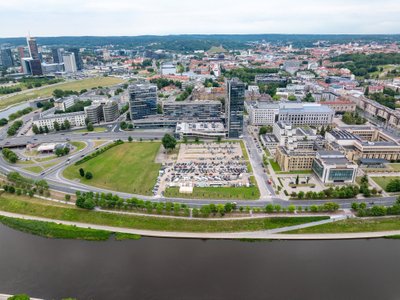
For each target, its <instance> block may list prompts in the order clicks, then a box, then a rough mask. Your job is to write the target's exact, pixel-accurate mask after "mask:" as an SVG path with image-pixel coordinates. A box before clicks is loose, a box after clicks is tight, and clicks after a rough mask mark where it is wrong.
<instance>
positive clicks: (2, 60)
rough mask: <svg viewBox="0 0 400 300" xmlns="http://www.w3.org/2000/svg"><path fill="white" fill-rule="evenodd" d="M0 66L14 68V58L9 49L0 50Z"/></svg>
mask: <svg viewBox="0 0 400 300" xmlns="http://www.w3.org/2000/svg"><path fill="white" fill-rule="evenodd" d="M0 64H1V65H2V66H3V67H5V68H9V67H12V66H14V58H13V55H12V53H11V49H10V48H6V47H4V48H1V49H0Z"/></svg>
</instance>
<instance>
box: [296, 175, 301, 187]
mask: <svg viewBox="0 0 400 300" xmlns="http://www.w3.org/2000/svg"><path fill="white" fill-rule="evenodd" d="M299 182H300V177H299V174H297V176H296V185H298V184H299Z"/></svg>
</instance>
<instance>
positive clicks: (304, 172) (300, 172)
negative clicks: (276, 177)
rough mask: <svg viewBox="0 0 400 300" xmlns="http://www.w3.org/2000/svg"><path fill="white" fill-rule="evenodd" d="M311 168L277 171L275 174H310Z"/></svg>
mask: <svg viewBox="0 0 400 300" xmlns="http://www.w3.org/2000/svg"><path fill="white" fill-rule="evenodd" d="M311 173H312V170H297V171H289V172H278V173H277V174H294V175H296V174H299V175H306V174H311Z"/></svg>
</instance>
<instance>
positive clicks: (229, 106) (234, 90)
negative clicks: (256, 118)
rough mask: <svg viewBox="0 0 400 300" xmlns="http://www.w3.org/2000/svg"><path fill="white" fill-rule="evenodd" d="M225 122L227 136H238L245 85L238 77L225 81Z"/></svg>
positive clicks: (241, 129) (241, 124)
mask: <svg viewBox="0 0 400 300" xmlns="http://www.w3.org/2000/svg"><path fill="white" fill-rule="evenodd" d="M227 93H228V95H227V103H226V124H227V129H228V137H230V138H238V137H240V136H241V135H242V133H243V112H244V98H245V86H244V83H243V82H241V81H240V80H239V79H237V78H234V79H232V80H229V81H228V82H227Z"/></svg>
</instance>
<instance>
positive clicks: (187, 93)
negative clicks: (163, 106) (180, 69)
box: [175, 86, 193, 101]
mask: <svg viewBox="0 0 400 300" xmlns="http://www.w3.org/2000/svg"><path fill="white" fill-rule="evenodd" d="M192 92H193V87H191V86H188V87H187V88H186V89H185V90H184V91H183V92H182V93H181V94H179V95H178V96H177V97H176V99H175V100H176V101H184V100H186V99H187V98H188V97H189V96H190V95H191V94H192Z"/></svg>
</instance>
